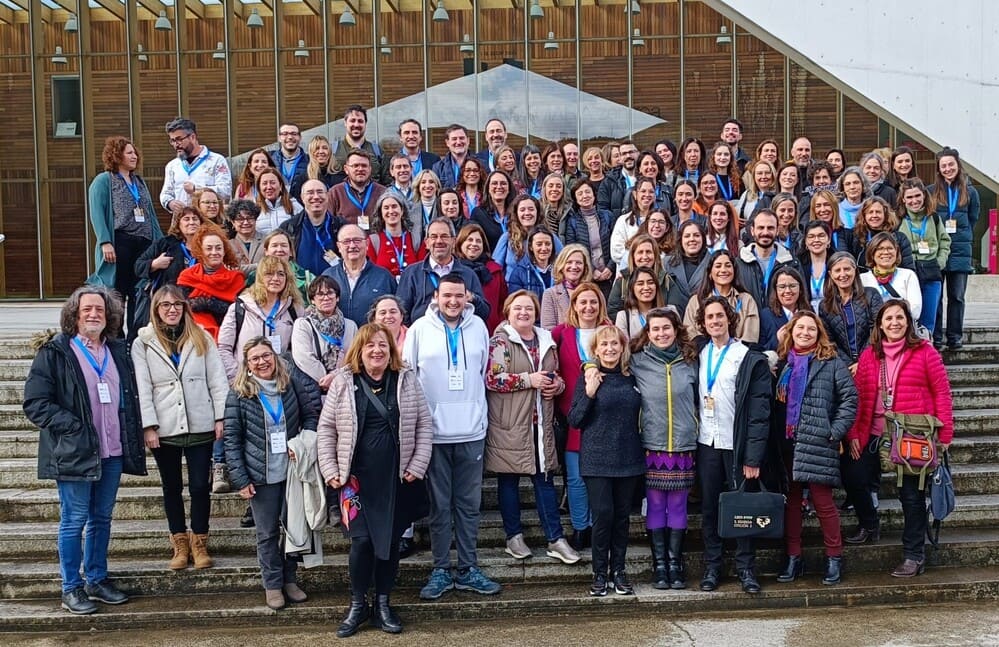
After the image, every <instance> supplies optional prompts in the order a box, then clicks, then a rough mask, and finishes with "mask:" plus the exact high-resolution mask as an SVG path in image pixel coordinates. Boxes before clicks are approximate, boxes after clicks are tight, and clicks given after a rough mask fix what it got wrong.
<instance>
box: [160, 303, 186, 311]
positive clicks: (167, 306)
mask: <svg viewBox="0 0 999 647" xmlns="http://www.w3.org/2000/svg"><path fill="white" fill-rule="evenodd" d="M158 307H159V309H160V310H166V311H170V310H183V309H184V302H183V301H161V302H160V305H159V306H158Z"/></svg>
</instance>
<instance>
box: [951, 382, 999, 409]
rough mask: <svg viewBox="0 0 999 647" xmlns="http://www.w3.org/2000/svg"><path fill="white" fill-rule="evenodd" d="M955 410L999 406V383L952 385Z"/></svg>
mask: <svg viewBox="0 0 999 647" xmlns="http://www.w3.org/2000/svg"><path fill="white" fill-rule="evenodd" d="M951 397H952V398H953V399H954V410H955V411H968V410H972V411H974V410H978V409H996V408H999V384H997V383H995V382H993V383H992V384H990V385H987V386H985V385H973V386H952V387H951Z"/></svg>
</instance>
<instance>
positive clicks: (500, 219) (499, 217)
mask: <svg viewBox="0 0 999 647" xmlns="http://www.w3.org/2000/svg"><path fill="white" fill-rule="evenodd" d="M493 220H495V221H496V224H497V225H499V226H500V229H502V230H503V233H504V234H505V233H506V228H507V223H509V221H510V219H509V218H507V217H506V216H504V215H503V214H501V213H499V212H496V213H495V214H494V215H493Z"/></svg>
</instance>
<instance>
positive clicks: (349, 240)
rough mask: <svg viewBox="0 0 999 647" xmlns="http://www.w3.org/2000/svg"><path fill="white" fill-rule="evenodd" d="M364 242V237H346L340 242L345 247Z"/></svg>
mask: <svg viewBox="0 0 999 647" xmlns="http://www.w3.org/2000/svg"><path fill="white" fill-rule="evenodd" d="M363 243H364V239H363V238H344V239H343V240H341V241H340V244H341V245H343V246H344V247H350V246H351V245H361V244H363Z"/></svg>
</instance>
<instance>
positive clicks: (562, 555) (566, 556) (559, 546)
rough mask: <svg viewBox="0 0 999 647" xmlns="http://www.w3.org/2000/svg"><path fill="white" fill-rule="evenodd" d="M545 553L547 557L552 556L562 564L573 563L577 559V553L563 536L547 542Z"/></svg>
mask: <svg viewBox="0 0 999 647" xmlns="http://www.w3.org/2000/svg"><path fill="white" fill-rule="evenodd" d="M546 554H547V555H548V556H549V557H554V558H555V559H557V560H559V561H560V562H562V563H563V564H575V563H576V562H578V561H579V553H577V552H576V551H575V550H573V549H572V546H570V545H569V542H568V541H566V539H565V537H559V538H558V539H556V540H555V541H553V542H551V543H550V544H548V552H547V553H546Z"/></svg>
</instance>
